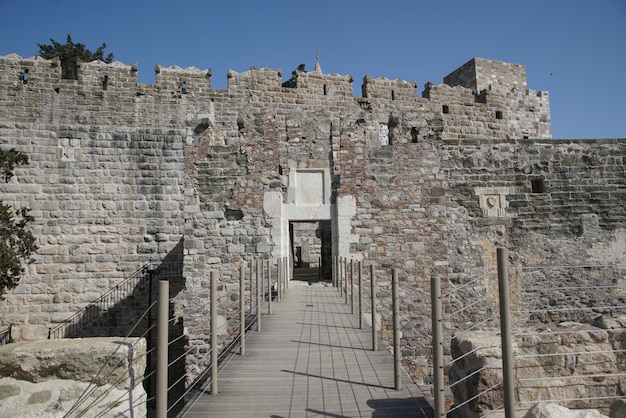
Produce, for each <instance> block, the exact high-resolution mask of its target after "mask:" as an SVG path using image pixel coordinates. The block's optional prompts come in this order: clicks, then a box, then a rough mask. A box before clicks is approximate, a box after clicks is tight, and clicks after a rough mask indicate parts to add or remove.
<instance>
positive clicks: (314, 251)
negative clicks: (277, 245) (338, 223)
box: [289, 221, 332, 282]
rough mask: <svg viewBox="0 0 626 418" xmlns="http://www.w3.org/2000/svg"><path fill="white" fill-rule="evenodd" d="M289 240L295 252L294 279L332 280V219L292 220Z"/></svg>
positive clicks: (293, 252)
mask: <svg viewBox="0 0 626 418" xmlns="http://www.w3.org/2000/svg"><path fill="white" fill-rule="evenodd" d="M289 240H290V245H291V251H292V254H293V266H294V270H293V279H294V280H306V281H309V282H311V281H320V280H323V281H330V280H331V277H332V264H331V263H332V235H331V223H330V221H302V222H297V221H292V222H290V223H289Z"/></svg>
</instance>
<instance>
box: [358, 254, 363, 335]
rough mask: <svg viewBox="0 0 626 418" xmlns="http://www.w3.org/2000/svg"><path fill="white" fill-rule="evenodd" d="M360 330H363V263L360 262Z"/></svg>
mask: <svg viewBox="0 0 626 418" xmlns="http://www.w3.org/2000/svg"><path fill="white" fill-rule="evenodd" d="M359 329H363V263H362V262H360V261H359Z"/></svg>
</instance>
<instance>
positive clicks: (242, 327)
mask: <svg viewBox="0 0 626 418" xmlns="http://www.w3.org/2000/svg"><path fill="white" fill-rule="evenodd" d="M245 270H246V265H245V263H242V264H241V270H240V271H239V312H240V314H239V315H240V317H241V321H240V324H239V335H240V343H239V355H242V356H243V355H245V354H246V299H245V297H246V282H245Z"/></svg>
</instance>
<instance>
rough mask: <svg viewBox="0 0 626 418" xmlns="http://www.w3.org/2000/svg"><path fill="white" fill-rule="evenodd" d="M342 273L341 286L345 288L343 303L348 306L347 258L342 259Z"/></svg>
mask: <svg viewBox="0 0 626 418" xmlns="http://www.w3.org/2000/svg"><path fill="white" fill-rule="evenodd" d="M341 270H342V271H343V285H344V286H345V292H346V294H345V300H344V303H345V304H346V305H347V304H348V258H347V257H346V258H344V259H343V268H342V269H341Z"/></svg>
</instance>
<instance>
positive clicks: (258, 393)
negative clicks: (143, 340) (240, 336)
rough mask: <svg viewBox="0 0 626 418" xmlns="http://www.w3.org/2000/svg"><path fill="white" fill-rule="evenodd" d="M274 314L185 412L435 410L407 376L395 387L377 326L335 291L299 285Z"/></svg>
mask: <svg viewBox="0 0 626 418" xmlns="http://www.w3.org/2000/svg"><path fill="white" fill-rule="evenodd" d="M272 311H273V312H272V315H269V316H265V317H264V318H263V321H262V323H261V325H262V326H261V332H256V331H253V332H252V333H251V334H250V335H249V336H248V339H247V343H246V354H245V355H244V356H239V355H235V356H234V357H232V358H231V360H230V362H229V363H228V364H227V365H226V367H225V368H224V369H223V370H222V371H221V373H220V375H219V378H218V394H217V395H210V394H209V391H210V385H208V384H207V385H206V386H205V387H204V388H203V392H204V393H202V394H201V395H200V396H198V397H196V398H195V399H193V400H190V401H189V402H188V404H187V406H186V407H185V408H184V409H183V410H182V411H181V413H180V414H179V417H183V416H184V417H220V418H226V417H237V418H245V417H255V418H257V417H268V418H285V417H333V418H340V417H341V418H343V417H396V418H402V417H412V418H415V417H432V416H433V415H434V413H433V411H432V409H431V407H430V405H429V404H428V403H427V402H426V400H425V399H424V398H423V397H422V396H421V393H420V391H419V389H418V388H417V386H416V385H414V384H413V383H412V382H411V381H410V379H408V377H407V376H405V375H403V378H402V380H403V389H402V390H401V391H396V390H394V375H393V356H392V355H391V354H390V353H389V352H388V351H377V352H374V351H372V342H371V328H369V327H365V329H363V330H360V329H359V321H358V314H354V315H353V314H351V313H350V306H349V305H346V304H345V303H344V300H343V298H342V297H340V296H339V292H338V291H337V289H336V288H332V287H324V286H320V285H314V286H298V287H293V286H292V287H290V288H289V289H288V291H287V296H286V297H285V298H284V299H282V300H281V301H280V302H278V303H273V304H272ZM355 311H357V312H358V307H356V306H355Z"/></svg>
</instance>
